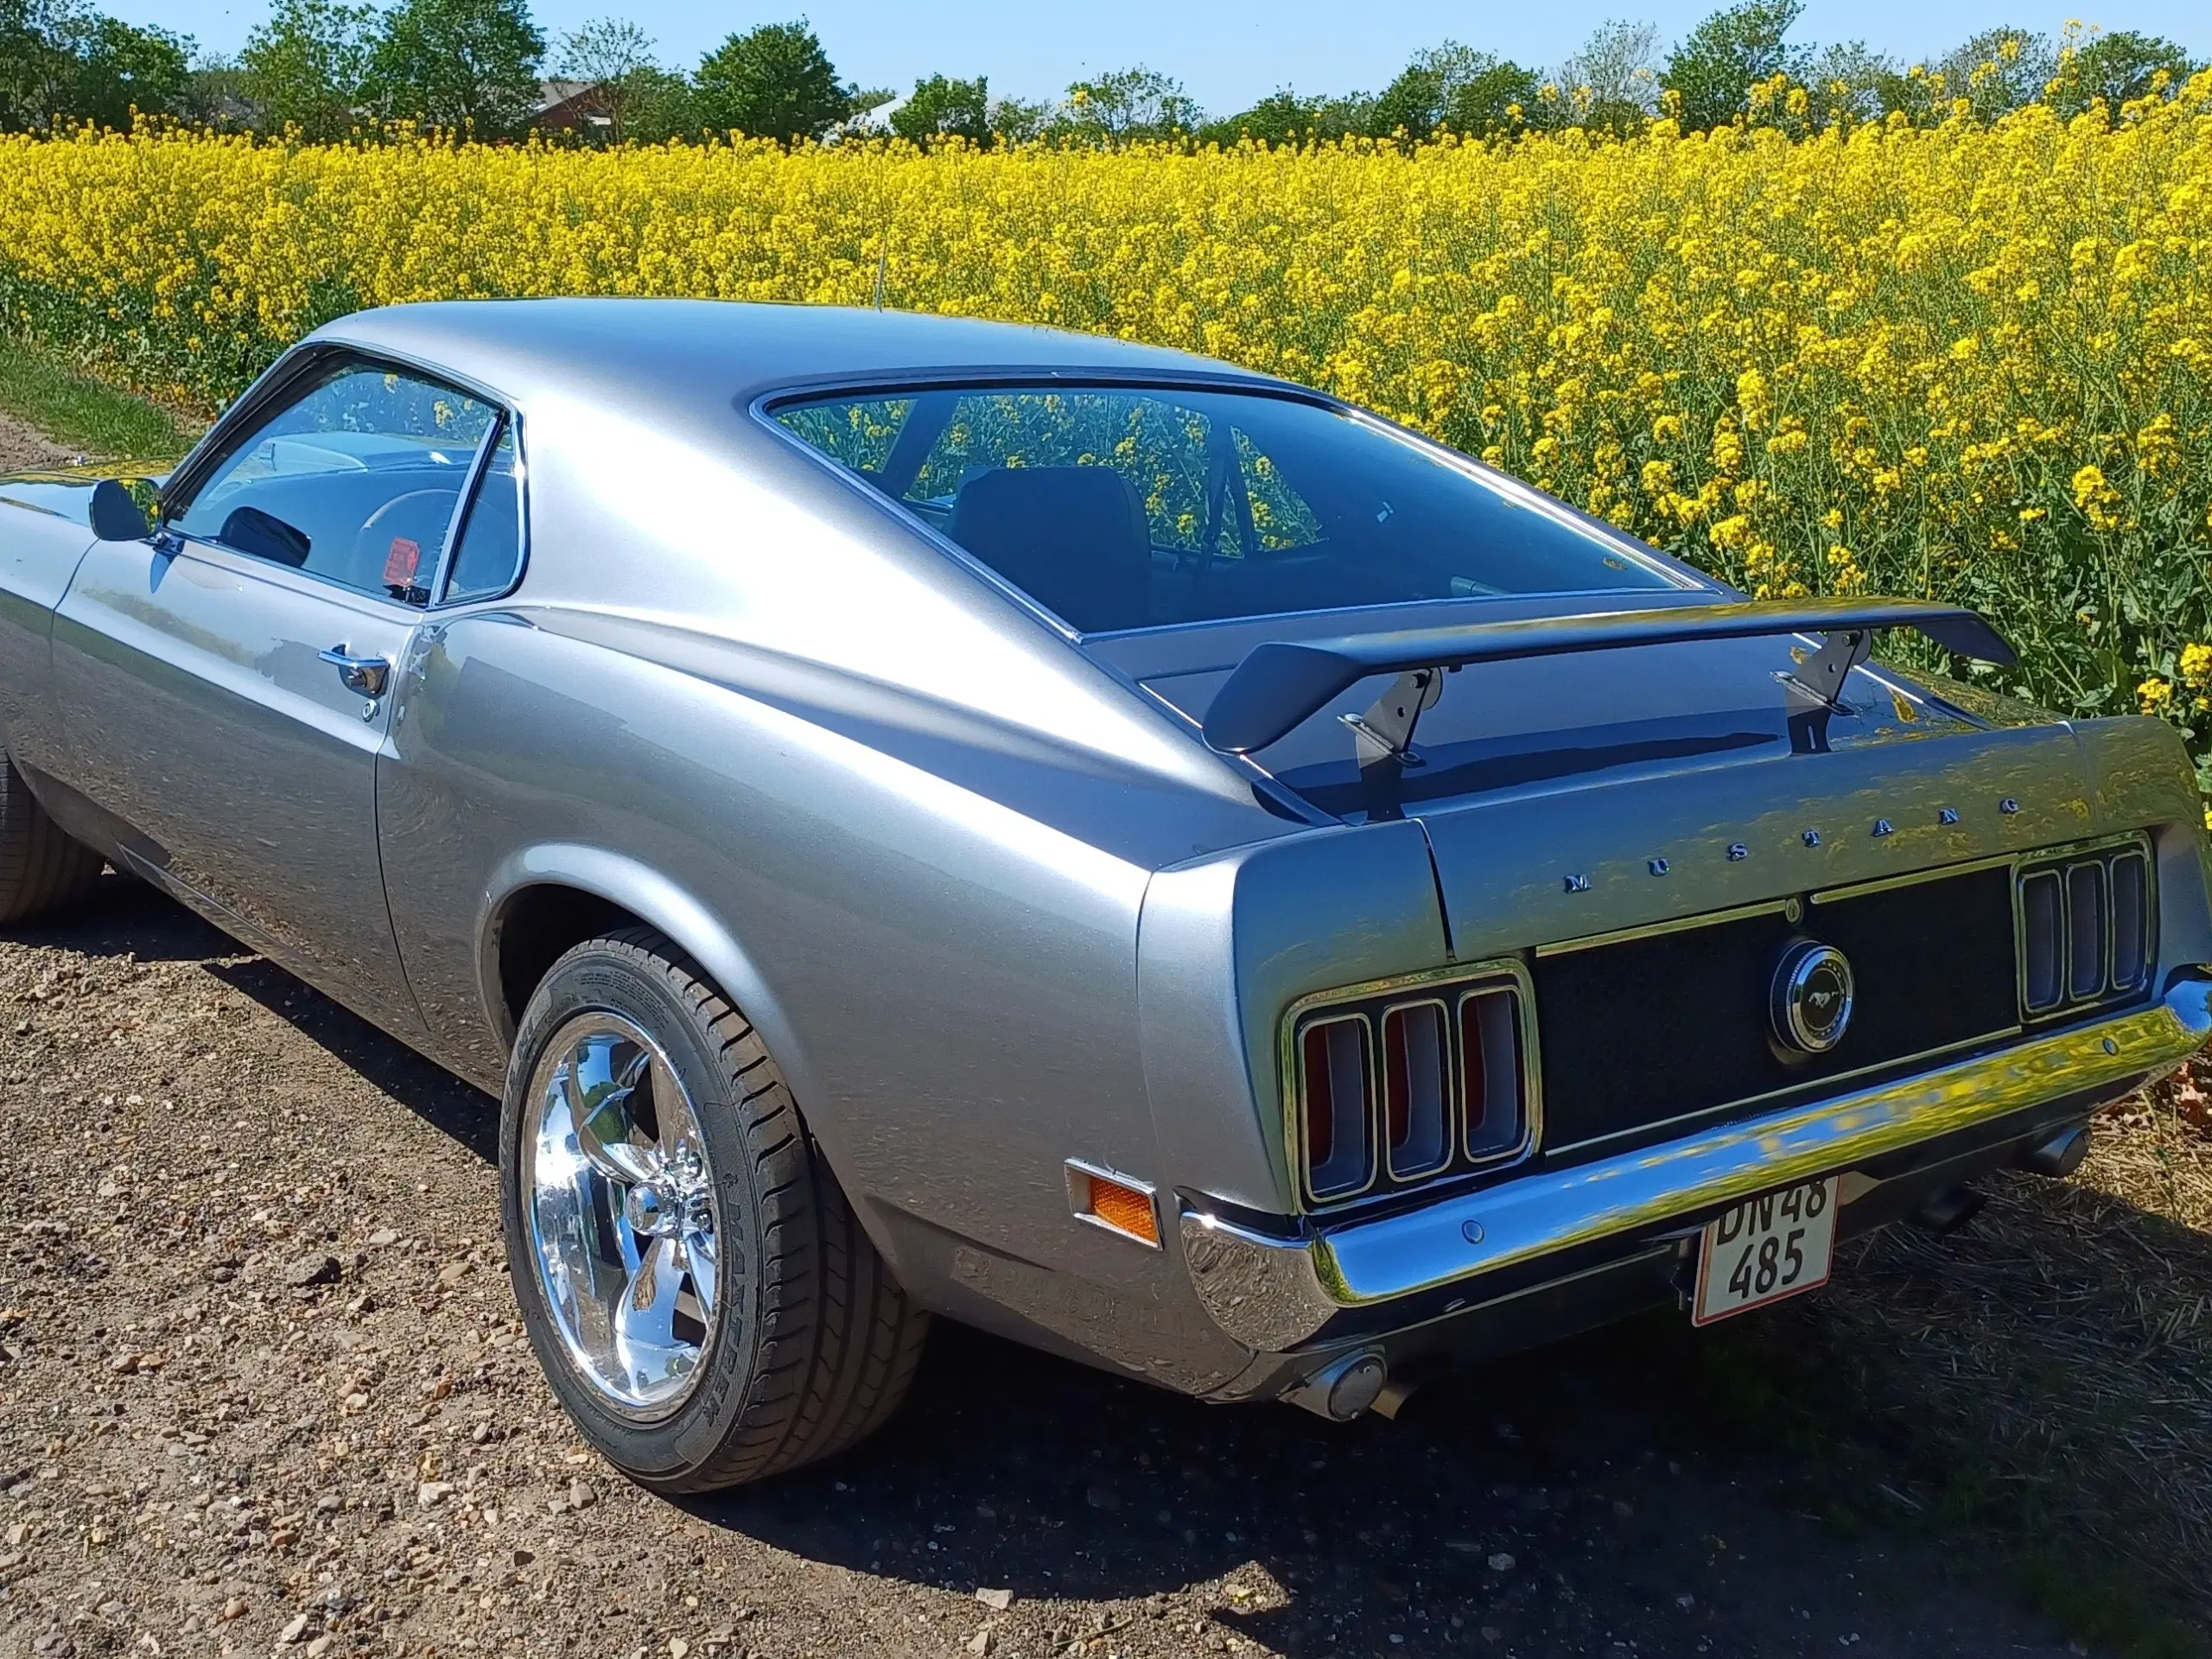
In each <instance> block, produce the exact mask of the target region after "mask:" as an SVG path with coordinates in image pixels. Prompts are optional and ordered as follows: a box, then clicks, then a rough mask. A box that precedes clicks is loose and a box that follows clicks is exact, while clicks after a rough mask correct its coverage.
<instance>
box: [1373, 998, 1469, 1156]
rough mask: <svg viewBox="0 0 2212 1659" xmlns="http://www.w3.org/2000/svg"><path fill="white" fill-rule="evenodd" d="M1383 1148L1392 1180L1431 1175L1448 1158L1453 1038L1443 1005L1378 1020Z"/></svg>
mask: <svg viewBox="0 0 2212 1659" xmlns="http://www.w3.org/2000/svg"><path fill="white" fill-rule="evenodd" d="M1383 1126H1384V1135H1383V1145H1384V1147H1385V1148H1386V1149H1387V1151H1388V1154H1389V1160H1390V1178H1391V1179H1393V1180H1399V1181H1402V1180H1405V1179H1408V1177H1410V1176H1415V1175H1429V1174H1433V1173H1435V1172H1436V1171H1437V1170H1440V1169H1441V1168H1442V1167H1443V1166H1445V1165H1446V1163H1448V1162H1449V1161H1450V1160H1451V1157H1452V1033H1451V1028H1450V1027H1449V1026H1447V1025H1446V1022H1445V1013H1444V1005H1443V1004H1442V1003H1441V1002H1414V1003H1409V1004H1408V1005H1406V1006H1404V1007H1395V1008H1392V1009H1391V1010H1390V1011H1389V1013H1387V1014H1384V1015H1383Z"/></svg>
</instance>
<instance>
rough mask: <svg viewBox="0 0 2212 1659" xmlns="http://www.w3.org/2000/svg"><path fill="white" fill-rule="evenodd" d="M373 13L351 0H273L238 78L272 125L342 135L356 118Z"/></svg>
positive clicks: (321, 136) (322, 137) (249, 40)
mask: <svg viewBox="0 0 2212 1659" xmlns="http://www.w3.org/2000/svg"><path fill="white" fill-rule="evenodd" d="M375 29H376V13H375V11H374V10H372V9H371V8H370V7H368V6H366V5H348V4H346V0H276V4H275V5H274V6H272V7H271V8H270V13H269V16H268V17H267V18H266V19H265V20H264V22H262V23H261V25H260V26H259V27H258V28H257V29H254V31H253V32H252V33H251V34H250V35H247V36H246V37H245V49H244V50H243V51H241V52H240V53H239V54H238V68H239V70H240V72H241V73H240V86H241V90H242V91H243V92H245V97H246V99H248V100H249V101H250V102H251V104H252V105H253V106H254V108H255V110H256V111H257V115H258V118H259V122H260V124H261V125H262V126H263V127H264V128H266V129H268V130H272V131H281V130H283V129H285V128H287V127H297V128H298V129H299V130H300V134H301V136H302V137H305V138H307V139H308V140H310V141H312V142H323V141H327V140H329V139H333V138H341V137H345V135H346V133H347V132H348V131H350V130H352V129H353V124H354V123H355V121H356V119H357V117H356V115H355V113H354V111H355V109H356V107H357V106H358V105H359V104H360V102H361V85H362V82H363V80H364V79H365V78H366V77H367V74H368V67H369V54H370V51H371V49H372V46H373V44H374V41H375Z"/></svg>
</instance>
